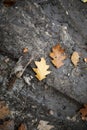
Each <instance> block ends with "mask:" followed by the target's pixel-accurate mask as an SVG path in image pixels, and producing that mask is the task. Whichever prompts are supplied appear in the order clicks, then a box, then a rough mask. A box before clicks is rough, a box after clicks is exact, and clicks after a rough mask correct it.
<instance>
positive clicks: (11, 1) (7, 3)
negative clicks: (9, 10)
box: [3, 0, 16, 7]
mask: <svg viewBox="0 0 87 130" xmlns="http://www.w3.org/2000/svg"><path fill="white" fill-rule="evenodd" d="M15 3H16V0H4V2H3V4H4V5H5V6H6V7H10V6H13V5H14V4H15Z"/></svg>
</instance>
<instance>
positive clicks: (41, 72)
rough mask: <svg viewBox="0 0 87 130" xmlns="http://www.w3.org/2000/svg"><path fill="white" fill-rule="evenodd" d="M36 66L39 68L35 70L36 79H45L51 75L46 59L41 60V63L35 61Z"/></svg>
mask: <svg viewBox="0 0 87 130" xmlns="http://www.w3.org/2000/svg"><path fill="white" fill-rule="evenodd" d="M35 64H36V66H37V68H33V70H34V72H35V73H36V75H35V76H36V77H37V78H38V79H39V80H42V79H45V78H46V75H48V74H50V71H48V70H47V69H48V68H49V65H46V61H45V59H44V58H41V61H35Z"/></svg>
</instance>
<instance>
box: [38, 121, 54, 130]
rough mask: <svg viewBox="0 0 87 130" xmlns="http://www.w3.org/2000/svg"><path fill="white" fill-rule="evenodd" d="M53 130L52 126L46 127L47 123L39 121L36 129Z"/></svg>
mask: <svg viewBox="0 0 87 130" xmlns="http://www.w3.org/2000/svg"><path fill="white" fill-rule="evenodd" d="M52 128H54V126H52V125H48V121H43V120H40V122H39V125H38V127H37V129H38V130H51V129H52Z"/></svg>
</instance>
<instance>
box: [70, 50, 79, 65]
mask: <svg viewBox="0 0 87 130" xmlns="http://www.w3.org/2000/svg"><path fill="white" fill-rule="evenodd" d="M79 58H80V56H79V54H78V52H76V51H75V52H73V54H72V56H71V61H72V63H73V64H74V66H77V64H78V62H79Z"/></svg>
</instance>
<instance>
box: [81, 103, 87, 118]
mask: <svg viewBox="0 0 87 130" xmlns="http://www.w3.org/2000/svg"><path fill="white" fill-rule="evenodd" d="M80 113H81V117H82V120H87V105H86V104H85V105H84V108H82V109H80Z"/></svg>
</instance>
